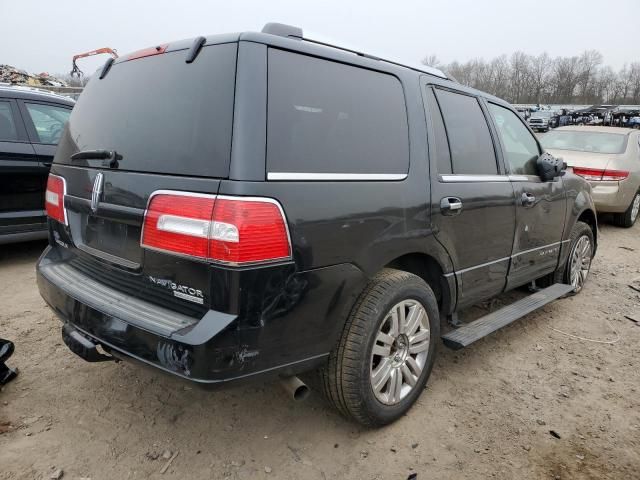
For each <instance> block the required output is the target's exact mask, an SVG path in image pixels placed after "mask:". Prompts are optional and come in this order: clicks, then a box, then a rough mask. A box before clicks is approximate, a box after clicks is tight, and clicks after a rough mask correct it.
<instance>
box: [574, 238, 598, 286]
mask: <svg viewBox="0 0 640 480" xmlns="http://www.w3.org/2000/svg"><path fill="white" fill-rule="evenodd" d="M592 253H593V249H592V247H591V240H589V237H588V236H586V235H583V236H581V237H580V238H579V239H578V241H577V242H576V244H575V246H574V247H573V251H572V252H571V259H570V262H571V263H570V269H569V281H570V282H571V285H572V286H573V288H574V292H575V293H578V292H579V291H580V290H582V287H583V286H584V283H585V282H586V280H587V275H588V274H589V269H590V268H591V257H592Z"/></svg>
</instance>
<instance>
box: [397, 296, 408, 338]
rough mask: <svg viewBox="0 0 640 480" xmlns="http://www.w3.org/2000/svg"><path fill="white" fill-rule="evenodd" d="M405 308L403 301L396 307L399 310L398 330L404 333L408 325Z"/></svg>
mask: <svg viewBox="0 0 640 480" xmlns="http://www.w3.org/2000/svg"><path fill="white" fill-rule="evenodd" d="M404 308H405V305H404V303H401V304H400V305H398V307H397V309H396V310H397V312H398V330H396V331H397V332H398V334H400V333H404V330H405V328H406V326H407V312H405V310H404Z"/></svg>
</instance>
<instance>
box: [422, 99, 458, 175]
mask: <svg viewBox="0 0 640 480" xmlns="http://www.w3.org/2000/svg"><path fill="white" fill-rule="evenodd" d="M427 107H428V109H429V116H430V118H431V122H432V123H433V134H434V137H435V138H434V139H433V142H431V143H432V146H433V148H434V150H435V152H434V153H435V155H436V161H437V165H438V173H441V174H447V173H451V172H452V170H451V153H450V152H449V142H448V141H447V132H446V130H445V129H444V123H443V122H442V114H441V113H440V107H439V106H438V102H436V97H435V96H434V95H433V90H431V88H427Z"/></svg>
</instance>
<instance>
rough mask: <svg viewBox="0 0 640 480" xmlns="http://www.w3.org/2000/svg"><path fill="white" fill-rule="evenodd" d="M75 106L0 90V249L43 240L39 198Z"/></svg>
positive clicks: (26, 91) (49, 96)
mask: <svg viewBox="0 0 640 480" xmlns="http://www.w3.org/2000/svg"><path fill="white" fill-rule="evenodd" d="M73 105H74V101H73V100H71V99H70V98H67V97H63V96H61V95H56V94H53V93H48V92H44V91H40V90H36V89H34V88H29V87H16V86H10V85H0V244H3V243H10V242H17V241H23V240H35V239H39V238H47V217H46V215H45V211H44V192H45V189H46V185H47V175H49V167H50V166H51V162H52V161H53V155H54V154H55V151H56V145H57V143H58V140H59V138H60V135H61V134H62V130H63V128H64V125H65V123H66V122H67V119H68V118H69V114H70V113H71V109H72V108H73Z"/></svg>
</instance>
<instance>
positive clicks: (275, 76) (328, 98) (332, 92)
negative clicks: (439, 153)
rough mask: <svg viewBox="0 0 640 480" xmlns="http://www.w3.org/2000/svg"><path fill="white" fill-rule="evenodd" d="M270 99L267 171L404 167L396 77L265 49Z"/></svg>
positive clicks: (403, 121) (402, 110) (405, 144)
mask: <svg viewBox="0 0 640 480" xmlns="http://www.w3.org/2000/svg"><path fill="white" fill-rule="evenodd" d="M268 101H269V103H268V111H269V114H268V115H269V120H268V121H269V124H268V128H267V132H268V134H267V135H268V138H267V169H268V171H269V172H305V173H311V172H317V173H406V172H407V171H408V168H409V139H408V131H407V114H406V107H405V102H404V95H403V91H402V85H401V84H400V82H399V81H398V79H397V78H395V77H393V76H391V75H387V74H383V73H378V72H373V71H370V70H365V69H362V68H357V67H352V66H348V65H343V64H339V63H335V62H330V61H327V60H320V59H317V58H311V57H307V56H304V55H298V54H294V53H289V52H283V51H280V50H275V49H270V50H269V99H268Z"/></svg>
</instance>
